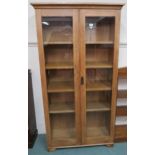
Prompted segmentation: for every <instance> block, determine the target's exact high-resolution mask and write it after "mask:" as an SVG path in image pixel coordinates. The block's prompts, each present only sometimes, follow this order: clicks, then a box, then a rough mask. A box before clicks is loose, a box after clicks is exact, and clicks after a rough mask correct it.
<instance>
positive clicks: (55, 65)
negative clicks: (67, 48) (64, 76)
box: [46, 62, 74, 69]
mask: <svg viewBox="0 0 155 155" xmlns="http://www.w3.org/2000/svg"><path fill="white" fill-rule="evenodd" d="M73 68H74V67H73V62H53V63H49V64H46V69H73Z"/></svg>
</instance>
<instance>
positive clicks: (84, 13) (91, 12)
mask: <svg viewBox="0 0 155 155" xmlns="http://www.w3.org/2000/svg"><path fill="white" fill-rule="evenodd" d="M89 16H90V17H96V16H106V17H114V18H115V27H114V29H115V30H114V50H113V52H114V54H113V77H112V78H113V80H112V100H111V109H112V110H111V121H110V137H109V139H105V141H103V140H102V138H100V139H97V138H94V140H93V139H91V140H90V141H89V142H87V140H86V65H85V62H86V47H85V45H86V44H85V17H89ZM119 33H120V10H102V9H81V10H80V36H81V37H80V66H81V67H80V75H81V77H84V85H82V86H81V89H80V101H81V123H82V144H88V143H90V144H94V143H113V142H114V128H115V113H116V97H117V76H118V51H119Z"/></svg>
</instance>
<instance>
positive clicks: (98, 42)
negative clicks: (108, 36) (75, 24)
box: [86, 41, 114, 46]
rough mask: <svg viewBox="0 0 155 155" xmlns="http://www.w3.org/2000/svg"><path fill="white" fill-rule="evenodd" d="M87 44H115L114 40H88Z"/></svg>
mask: <svg viewBox="0 0 155 155" xmlns="http://www.w3.org/2000/svg"><path fill="white" fill-rule="evenodd" d="M86 44H87V45H95V44H96V45H111V46H112V45H113V44H114V41H87V42H86Z"/></svg>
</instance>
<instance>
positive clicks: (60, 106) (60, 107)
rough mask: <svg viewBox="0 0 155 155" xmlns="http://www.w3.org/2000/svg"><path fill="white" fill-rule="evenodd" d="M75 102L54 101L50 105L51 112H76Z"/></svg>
mask: <svg viewBox="0 0 155 155" xmlns="http://www.w3.org/2000/svg"><path fill="white" fill-rule="evenodd" d="M74 112H75V111H74V106H73V103H59V102H58V103H52V104H50V106H49V113H51V114H59V113H74Z"/></svg>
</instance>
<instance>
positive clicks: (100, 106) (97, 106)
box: [87, 102, 110, 112]
mask: <svg viewBox="0 0 155 155" xmlns="http://www.w3.org/2000/svg"><path fill="white" fill-rule="evenodd" d="M94 111H96V112H97V111H110V104H109V103H104V102H89V103H87V112H94Z"/></svg>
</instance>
